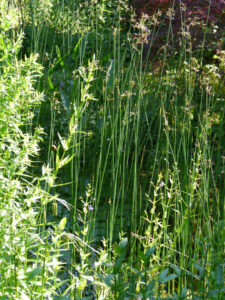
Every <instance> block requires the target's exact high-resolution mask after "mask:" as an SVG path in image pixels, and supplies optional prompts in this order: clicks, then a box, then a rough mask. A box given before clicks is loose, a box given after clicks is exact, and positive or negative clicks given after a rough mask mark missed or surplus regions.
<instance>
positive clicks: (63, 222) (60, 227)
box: [59, 217, 67, 231]
mask: <svg viewBox="0 0 225 300" xmlns="http://www.w3.org/2000/svg"><path fill="white" fill-rule="evenodd" d="M66 222H67V218H66V217H64V218H63V219H62V220H61V221H60V223H59V229H60V230H61V231H63V230H64V228H65V226H66Z"/></svg>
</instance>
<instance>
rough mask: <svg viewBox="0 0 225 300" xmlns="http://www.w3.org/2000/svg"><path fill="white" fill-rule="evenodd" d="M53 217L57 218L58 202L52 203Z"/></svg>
mask: <svg viewBox="0 0 225 300" xmlns="http://www.w3.org/2000/svg"><path fill="white" fill-rule="evenodd" d="M52 215H53V216H54V217H56V216H57V215H58V205H57V202H53V203H52Z"/></svg>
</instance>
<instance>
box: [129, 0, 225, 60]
mask: <svg viewBox="0 0 225 300" xmlns="http://www.w3.org/2000/svg"><path fill="white" fill-rule="evenodd" d="M132 5H133V6H134V8H135V10H136V12H137V16H138V18H140V17H141V16H143V14H146V15H148V16H151V17H152V16H154V15H156V13H157V12H158V13H160V15H161V17H160V21H158V31H159V33H158V36H157V38H156V39H155V40H154V47H155V51H157V50H159V49H160V48H161V47H162V45H164V44H165V42H168V41H170V45H172V47H173V48H178V47H179V46H178V39H179V38H181V37H182V36H183V38H187V36H190V40H191V42H192V47H193V49H195V50H196V49H197V50H198V48H199V45H200V47H204V44H205V45H206V47H210V50H211V51H215V49H220V50H221V49H222V48H223V47H224V46H223V45H224V36H223V32H224V27H225V23H224V22H225V19H224V14H225V9H224V7H225V6H224V5H225V2H224V0H219V1H217V0H215V1H214V0H212V1H208V0H200V1H192V0H183V1H174V0H166V1H159V0H155V1H144V0H143V1H133V2H132ZM159 24H160V25H159ZM170 26H171V29H170V30H171V32H170V37H169V40H168V41H166V39H167V28H168V27H170ZM206 32H207V35H206ZM210 32H211V33H210ZM150 38H152V37H150V36H149V39H150ZM211 40H213V42H211ZM148 45H149V43H148ZM206 52H207V51H206ZM205 56H207V53H206V54H205Z"/></svg>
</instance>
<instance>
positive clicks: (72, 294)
mask: <svg viewBox="0 0 225 300" xmlns="http://www.w3.org/2000/svg"><path fill="white" fill-rule="evenodd" d="M23 4H24V5H23V8H22V7H20V12H21V14H22V17H21V19H22V20H23V30H24V32H25V34H26V40H25V41H24V48H22V51H21V52H20V55H21V57H25V55H31V53H36V54H37V53H38V55H39V58H38V60H39V63H40V64H42V65H43V66H44V69H43V73H44V75H43V76H42V78H41V79H40V81H39V84H38V87H37V86H36V88H37V89H39V90H41V91H42V92H43V93H44V99H45V101H42V102H41V104H40V105H39V109H37V108H36V109H35V111H34V114H35V117H34V124H36V125H41V126H42V127H43V128H44V130H45V132H46V135H45V136H43V142H42V143H41V144H40V147H41V151H40V156H39V161H37V162H35V164H36V165H37V167H36V168H34V167H33V168H31V169H30V172H32V174H33V175H32V176H34V174H35V176H36V178H37V177H38V176H40V179H36V182H37V184H36V183H35V180H33V181H31V180H29V179H27V182H28V186H30V187H32V189H35V191H37V192H35V193H41V196H37V197H38V199H41V200H40V203H38V204H36V203H32V204H31V205H30V207H32V211H33V213H34V219H35V223H34V224H33V226H32V230H33V231H32V232H36V233H38V239H40V240H41V241H42V242H41V243H40V244H41V245H42V246H40V248H41V249H40V250H38V249H39V248H38V249H36V248H35V250H34V256H35V262H33V261H32V260H29V259H28V257H27V255H28V251H27V252H26V251H25V252H24V253H23V254H21V259H23V260H24V261H25V262H26V263H25V265H26V264H28V262H31V264H32V263H33V265H37V269H34V271H32V272H33V273H31V274H32V276H33V277H35V280H36V281H35V282H36V283H35V284H36V285H37V286H39V287H38V288H37V289H38V290H37V291H36V290H35V289H34V288H33V287H32V288H31V287H30V286H29V284H28V285H27V287H26V288H25V287H24V288H22V287H20V293H19V292H18V289H17V286H18V279H17V278H20V277H18V276H17V272H16V268H17V263H16V261H15V259H14V262H10V266H12V268H14V273H13V271H12V275H10V276H11V277H10V279H9V283H8V282H7V283H5V287H6V288H5V290H4V289H3V290H2V291H3V292H2V296H7V295H10V297H12V295H16V296H14V297H17V298H18V299H20V298H21V299H23V297H24V296H23V295H25V294H26V295H27V297H28V298H29V299H33V298H34V299H36V298H37V299H40V297H42V298H41V299H44V298H46V299H53V297H54V295H55V296H56V295H57V296H62V297H68V299H82V297H83V298H84V297H85V296H87V297H88V296H89V297H90V299H91V297H97V299H128V298H130V299H139V298H140V299H155V298H157V297H158V298H159V297H161V298H168V299H171V297H172V296H171V295H173V298H174V299H180V298H182V297H183V298H182V299H185V298H188V297H189V298H190V297H191V298H194V297H203V298H205V299H207V298H210V297H211V298H215V299H222V296H223V291H224V287H223V259H224V253H223V250H222V249H223V244H224V228H223V227H224V226H223V225H224V221H223V218H224V192H223V189H222V187H223V183H224V147H223V146H224V145H223V137H224V133H223V127H224V109H223V106H224V88H223V84H224V75H223V72H224V59H225V58H224V53H223V52H222V53H221V54H220V55H219V56H217V57H216V59H217V61H216V60H215V62H214V63H212V64H211V65H210V64H208V65H206V64H205V62H204V59H203V56H204V48H202V55H201V56H197V54H196V53H195V51H194V49H192V46H191V45H192V44H191V37H190V34H189V32H188V31H187V30H188V27H187V26H185V23H183V24H182V25H183V35H181V38H180V43H181V46H180V48H179V49H178V50H177V51H176V52H177V53H176V54H175V55H172V54H171V52H170V46H169V45H170V43H169V42H170V40H174V39H176V37H175V36H173V34H172V29H171V26H172V25H171V23H169V24H170V25H169V29H168V34H167V36H166V41H165V45H163V46H164V47H163V52H162V53H163V55H161V56H158V57H157V56H155V54H154V53H153V52H152V45H153V43H154V40H155V37H157V32H158V29H159V24H160V22H161V24H162V23H163V19H162V18H161V17H160V14H159V15H158V16H154V17H152V18H150V17H149V18H146V17H143V18H142V19H141V20H139V21H137V20H136V19H135V16H134V12H133V11H132V9H131V8H130V7H129V4H128V2H127V1H104V0H102V1H98V2H97V3H96V1H89V2H83V1H80V2H79V1H70V2H66V1H58V0H57V1H45V2H43V1H35V2H32V1H24V2H23ZM86 4H87V5H86ZM5 9H6V8H5ZM167 18H168V19H169V20H170V22H171V21H172V18H171V14H168V15H167ZM184 22H185V21H184ZM3 31H7V29H4V30H3ZM205 32H206V31H205ZM150 37H151V38H150ZM149 38H150V40H149ZM206 38H207V36H206V37H205V39H206ZM10 47H11V46H8V49H10ZM203 47H204V45H203ZM146 48H147V50H146ZM18 49H19V47H18ZM7 51H8V50H7ZM7 51H6V52H7ZM25 61H27V60H25ZM21 64H22V63H21ZM32 64H33V65H35V66H37V65H36V64H35V63H34V61H32V62H31V63H28V70H30V69H31V68H32ZM36 68H37V69H38V68H39V67H36ZM7 72H8V71H7ZM14 72H16V71H15V70H14ZM16 74H17V73H16ZM19 76H20V78H23V77H21V76H22V75H19ZM7 78H8V77H7ZM3 79H4V78H3ZM21 81H22V82H23V79H22V80H21V79H20V82H21ZM2 82H3V81H2ZM5 84H6V83H5V81H4V85H5ZM9 86H10V84H9ZM23 91H24V88H23ZM25 91H26V93H27V94H29V95H30V93H31V92H30V91H29V90H27V88H26V89H25ZM32 92H34V90H33V89H32ZM11 99H15V98H14V96H13V97H11ZM30 99H31V98H30ZM14 101H15V100H14ZM15 102H16V103H17V101H15ZM9 107H11V106H9ZM22 107H23V104H22V105H21V108H22ZM10 109H11V108H10ZM18 114H19V115H21V111H20V110H19V112H18ZM23 122H24V121H23ZM15 124H16V122H15ZM23 124H25V123H22V124H21V126H23ZM34 124H32V125H30V126H28V125H27V124H26V129H24V128H23V130H28V132H29V133H31V132H32V131H33V130H34V128H35V126H36V125H34ZM13 126H14V125H13ZM17 126H18V125H17ZM14 127H15V128H17V127H16V126H14ZM14 127H13V128H14ZM17 131H18V130H17ZM21 132H22V131H21ZM12 134H14V133H10V135H12ZM2 136H5V133H4V134H3V135H2ZM17 136H18V140H20V143H21V144H22V145H23V144H25V141H24V140H23V139H22V136H23V135H22V133H21V135H17ZM34 139H35V137H34V136H32V140H34ZM37 139H38V138H37V137H36V140H37ZM36 140H35V141H36ZM19 153H20V152H19ZM16 155H17V157H19V155H20V154H18V153H17V154H16ZM27 155H32V153H31V152H30V153H27ZM40 160H42V161H44V162H45V165H44V166H43V167H42V166H41V165H42V164H41V163H40ZM20 161H21V163H22V162H24V160H23V159H21V160H20ZM6 163H7V159H6V158H5V159H4V164H6ZM4 168H6V167H4ZM39 169H42V175H41V172H40V171H39ZM14 173H15V174H16V172H13V174H14ZM20 176H21V175H20ZM41 176H42V177H41ZM20 178H22V177H20ZM21 180H22V179H21ZM34 183H35V184H34ZM13 186H14V184H13ZM8 191H9V189H8ZM7 193H9V192H7ZM21 193H22V195H24V194H25V191H21ZM32 193H33V192H32ZM38 195H39V194H38ZM59 195H60V196H59ZM61 198H62V199H63V200H62V199H61ZM31 199H32V198H31ZM60 199H61V200H60ZM15 203H16V205H17V203H18V201H17V200H15ZM68 208H71V209H70V210H68ZM23 211H25V212H27V207H26V206H25V207H24V206H23ZM28 211H29V210H28ZM29 212H30V211H29ZM61 219H62V220H61ZM20 222H22V221H21V220H20ZM1 224H2V226H3V232H5V231H6V228H7V227H6V225H5V224H4V223H3V221H2V223H1ZM10 224H11V223H10ZM9 228H13V227H12V224H11V225H9ZM29 228H30V225H29V223H28V225H27V227H26V228H25V229H23V234H24V232H25V233H26V234H27V235H28V236H29V235H30V229H29ZM50 228H51V230H50ZM65 231H67V234H66V233H65ZM23 234H22V233H21V232H18V230H17V231H15V232H14V235H15V237H17V236H20V237H21V242H22V241H23V240H25V237H24V235H23ZM32 234H34V233H32ZM34 245H39V244H38V242H36V243H35V242H33V243H32V247H34ZM36 247H38V246H36ZM42 247H43V248H42ZM52 253H54V256H53V257H54V259H53V257H52V258H51V254H52ZM38 255H40V260H38V259H39V256H38ZM13 257H14V258H15V253H14V256H13ZM4 260H5V258H4ZM63 263H64V264H63ZM39 268H40V269H39ZM48 268H49V269H48ZM19 270H20V272H23V274H25V275H24V276H25V277H26V278H28V279H29V278H30V277H29V274H30V273H29V272H31V271H27V269H26V267H22V265H20V267H19ZM21 270H22V271H21ZM29 270H30V269H29ZM35 270H37V271H35ZM26 272H28V273H29V274H28V275H27V273H26ZM5 273H6V271H5V270H4V274H5ZM36 273H37V274H36ZM39 273H40V274H41V275H40V276H39ZM2 274H3V272H2ZM27 276H28V277H27ZM36 276H37V277H36ZM62 278H64V279H65V282H64V281H63V282H62V283H61V286H60V283H59V281H60V280H62ZM27 282H29V280H27ZM10 286H12V287H13V288H12V289H13V291H14V290H15V291H16V294H10V293H12V292H11V290H10V288H9V287H10ZM9 290H10V292H9ZM6 291H7V292H6ZM7 293H8V294H7ZM13 293H14V292H13ZM29 293H30V294H29ZM40 295H41V296H40ZM38 297H39V298H38ZM169 297H170V298H169ZM179 297H180V298H179ZM88 299H89V298H88Z"/></svg>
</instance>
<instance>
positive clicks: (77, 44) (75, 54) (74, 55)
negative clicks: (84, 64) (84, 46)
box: [72, 37, 83, 60]
mask: <svg viewBox="0 0 225 300" xmlns="http://www.w3.org/2000/svg"><path fill="white" fill-rule="evenodd" d="M82 38H83V37H81V38H80V39H79V41H78V42H77V43H76V46H75V47H74V49H73V55H72V58H73V59H74V60H75V59H77V57H78V51H79V46H80V42H81V41H82Z"/></svg>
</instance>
